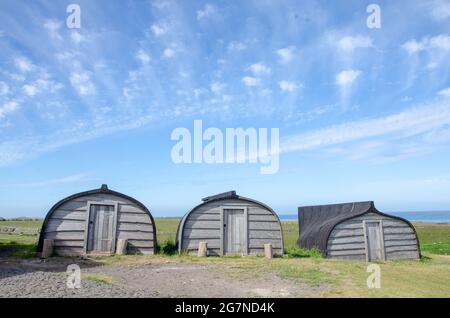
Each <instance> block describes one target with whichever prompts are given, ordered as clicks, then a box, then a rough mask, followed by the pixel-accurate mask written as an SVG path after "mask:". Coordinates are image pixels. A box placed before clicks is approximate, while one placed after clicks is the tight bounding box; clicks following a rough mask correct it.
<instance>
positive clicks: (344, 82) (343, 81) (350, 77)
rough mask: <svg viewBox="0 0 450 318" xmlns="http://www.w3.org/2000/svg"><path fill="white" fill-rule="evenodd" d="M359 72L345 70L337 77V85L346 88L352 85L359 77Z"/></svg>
mask: <svg viewBox="0 0 450 318" xmlns="http://www.w3.org/2000/svg"><path fill="white" fill-rule="evenodd" d="M360 75H361V71H359V70H345V71H342V72H340V73H339V74H337V75H336V84H337V85H339V86H341V87H345V86H348V85H351V84H352V83H353V82H354V81H355V80H356V79H357V78H358V77H359V76H360Z"/></svg>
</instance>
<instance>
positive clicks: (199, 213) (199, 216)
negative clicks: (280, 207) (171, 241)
mask: <svg viewBox="0 0 450 318" xmlns="http://www.w3.org/2000/svg"><path fill="white" fill-rule="evenodd" d="M233 205H236V206H245V207H247V211H248V223H247V229H248V230H247V237H248V254H250V255H264V244H267V243H272V246H273V252H274V254H275V255H282V254H283V239H282V232H281V224H280V222H279V221H278V218H277V217H276V216H275V215H274V214H273V213H272V212H271V211H270V210H268V209H266V208H265V207H263V206H261V205H258V204H256V203H253V202H249V201H246V200H242V199H224V200H218V201H213V202H210V203H205V204H203V205H201V206H199V207H198V208H196V209H194V210H193V211H192V212H191V213H190V214H189V215H188V216H187V218H186V219H185V220H184V224H183V225H182V228H181V250H183V251H186V252H187V253H188V254H192V255H196V253H197V250H198V244H199V242H207V243H208V254H209V255H220V250H221V246H220V245H221V239H220V238H221V231H222V230H223V224H221V217H220V214H221V209H222V207H224V208H229V206H233ZM230 208H231V207H230Z"/></svg>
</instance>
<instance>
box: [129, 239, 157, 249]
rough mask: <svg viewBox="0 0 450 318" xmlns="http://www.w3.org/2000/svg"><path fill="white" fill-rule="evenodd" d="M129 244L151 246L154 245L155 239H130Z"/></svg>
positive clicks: (137, 246) (140, 246) (138, 246)
mask: <svg viewBox="0 0 450 318" xmlns="http://www.w3.org/2000/svg"><path fill="white" fill-rule="evenodd" d="M128 246H130V247H131V248H133V247H134V248H151V247H153V246H154V245H153V240H132V239H131V240H128Z"/></svg>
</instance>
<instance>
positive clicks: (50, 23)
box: [44, 20, 62, 40]
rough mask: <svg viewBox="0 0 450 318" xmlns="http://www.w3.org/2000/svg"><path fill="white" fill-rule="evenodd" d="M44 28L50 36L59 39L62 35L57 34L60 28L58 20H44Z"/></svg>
mask: <svg viewBox="0 0 450 318" xmlns="http://www.w3.org/2000/svg"><path fill="white" fill-rule="evenodd" d="M44 28H45V29H47V30H48V32H49V34H50V36H51V37H52V38H55V39H58V40H61V39H62V37H61V35H60V34H59V29H60V28H61V22H59V21H58V20H46V21H45V23H44Z"/></svg>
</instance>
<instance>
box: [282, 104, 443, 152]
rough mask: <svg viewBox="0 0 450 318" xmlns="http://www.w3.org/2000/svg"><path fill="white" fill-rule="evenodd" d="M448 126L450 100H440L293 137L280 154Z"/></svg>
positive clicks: (409, 135)
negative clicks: (383, 115) (391, 113)
mask: <svg viewBox="0 0 450 318" xmlns="http://www.w3.org/2000/svg"><path fill="white" fill-rule="evenodd" d="M447 125H450V100H441V101H438V102H436V103H434V104H427V105H424V106H420V107H415V108H411V109H408V110H405V111H403V112H400V113H396V114H393V115H389V116H385V117H379V118H375V119H367V120H360V121H353V122H348V123H345V124H341V125H335V126H331V127H329V128H324V129H319V130H315V131H311V132H307V133H302V134H299V135H296V136H292V137H289V138H287V139H285V140H284V141H283V142H282V143H281V151H282V152H290V151H298V150H310V149H316V148H322V147H327V146H331V145H337V144H342V143H346V142H352V141H357V140H362V139H366V138H371V139H372V140H373V138H377V137H382V136H386V135H390V136H392V138H396V139H397V140H399V139H402V138H408V137H413V136H417V135H420V134H424V133H429V132H432V131H434V130H436V129H439V128H442V127H445V126H447Z"/></svg>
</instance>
